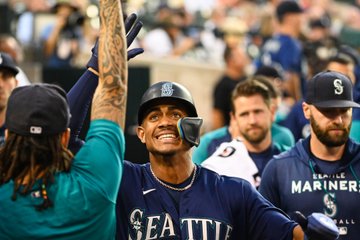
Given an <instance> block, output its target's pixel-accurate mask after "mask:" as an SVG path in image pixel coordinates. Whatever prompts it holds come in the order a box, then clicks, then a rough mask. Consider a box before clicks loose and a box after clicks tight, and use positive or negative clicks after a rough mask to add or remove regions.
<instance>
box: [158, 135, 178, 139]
mask: <svg viewBox="0 0 360 240" xmlns="http://www.w3.org/2000/svg"><path fill="white" fill-rule="evenodd" d="M169 138H171V139H172V138H176V136H175V134H163V135H160V136H159V137H158V139H160V140H161V139H169Z"/></svg>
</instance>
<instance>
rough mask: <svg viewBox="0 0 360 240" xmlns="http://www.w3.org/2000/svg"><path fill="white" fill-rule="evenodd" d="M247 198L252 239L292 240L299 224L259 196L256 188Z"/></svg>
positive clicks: (247, 211) (247, 213)
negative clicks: (294, 230)
mask: <svg viewBox="0 0 360 240" xmlns="http://www.w3.org/2000/svg"><path fill="white" fill-rule="evenodd" d="M249 189H250V190H251V191H250V192H249V194H247V196H246V197H245V202H246V204H247V207H246V215H247V217H248V224H249V226H248V229H249V235H250V236H251V239H257V240H260V239H261V240H262V239H269V240H270V239H272V240H285V239H286V240H292V239H293V229H294V228H295V226H297V223H295V222H294V221H292V220H290V219H289V217H288V216H287V215H286V214H285V213H284V212H283V211H282V210H280V209H279V208H276V207H274V205H273V204H271V203H270V202H269V201H267V200H266V199H265V198H264V197H263V196H261V195H260V194H259V192H258V191H256V190H255V188H249Z"/></svg>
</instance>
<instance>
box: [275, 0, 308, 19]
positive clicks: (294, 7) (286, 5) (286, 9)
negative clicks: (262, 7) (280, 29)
mask: <svg viewBox="0 0 360 240" xmlns="http://www.w3.org/2000/svg"><path fill="white" fill-rule="evenodd" d="M302 12H303V9H302V8H301V7H300V5H299V4H298V3H297V2H296V1H291V0H285V1H281V2H280V3H279V5H278V6H277V7H276V18H277V20H278V21H279V22H282V21H283V19H284V17H285V16H286V15H287V14H298V13H302Z"/></svg>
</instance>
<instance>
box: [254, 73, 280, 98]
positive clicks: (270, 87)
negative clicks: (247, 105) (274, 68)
mask: <svg viewBox="0 0 360 240" xmlns="http://www.w3.org/2000/svg"><path fill="white" fill-rule="evenodd" d="M253 79H254V80H256V81H259V82H261V83H263V84H265V86H266V87H267V88H268V90H269V94H270V97H271V98H278V97H279V96H280V93H279V91H278V90H277V89H276V88H275V86H274V84H273V82H272V81H271V80H270V79H269V78H268V77H266V76H263V75H255V76H254V78H253Z"/></svg>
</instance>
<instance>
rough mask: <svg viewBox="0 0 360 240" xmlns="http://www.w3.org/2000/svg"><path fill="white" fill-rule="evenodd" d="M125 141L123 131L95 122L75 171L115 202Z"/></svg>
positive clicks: (75, 159) (113, 126) (100, 120)
mask: <svg viewBox="0 0 360 240" xmlns="http://www.w3.org/2000/svg"><path fill="white" fill-rule="evenodd" d="M124 152H125V139H124V134H123V132H122V130H121V128H120V127H119V126H118V125H117V124H116V123H114V122H112V121H108V120H105V119H99V120H93V121H91V123H90V128H89V131H88V134H87V136H86V143H85V144H84V145H83V147H82V148H81V149H80V151H79V152H78V154H76V155H75V158H74V162H73V165H72V171H75V172H76V173H77V174H78V177H79V178H83V180H84V182H86V183H88V184H90V185H91V186H92V187H93V188H97V189H98V191H99V192H101V194H103V195H104V196H105V197H106V198H107V199H110V200H111V201H113V202H116V197H117V192H118V189H119V186H120V179H121V176H122V171H123V159H124Z"/></svg>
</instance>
